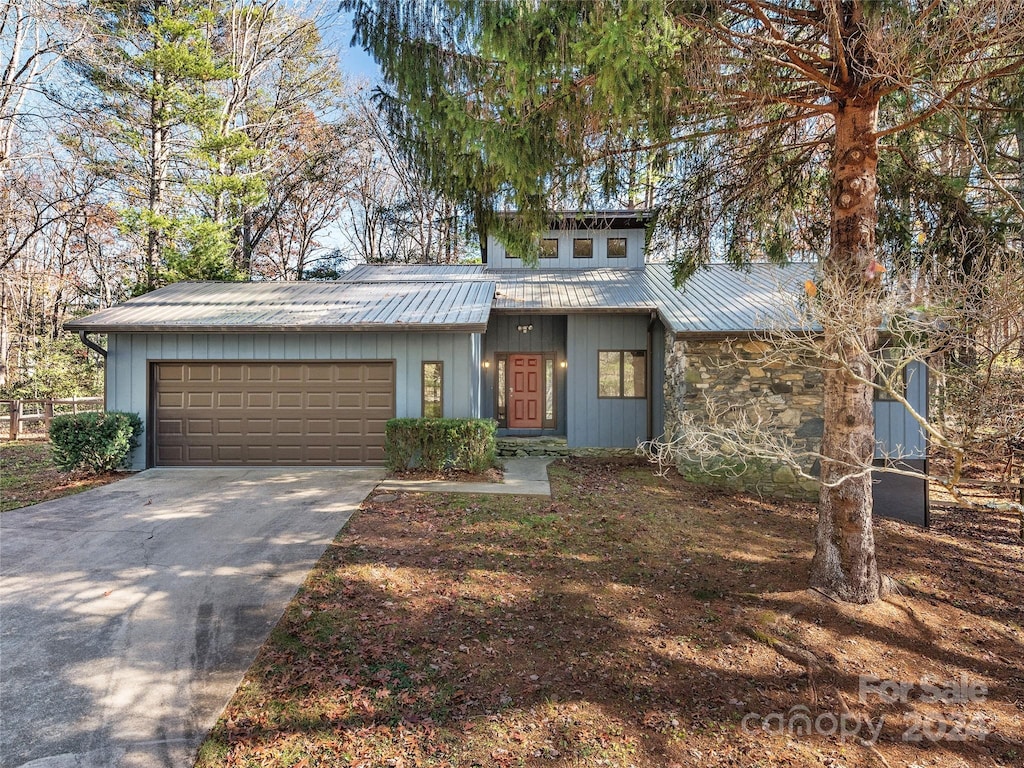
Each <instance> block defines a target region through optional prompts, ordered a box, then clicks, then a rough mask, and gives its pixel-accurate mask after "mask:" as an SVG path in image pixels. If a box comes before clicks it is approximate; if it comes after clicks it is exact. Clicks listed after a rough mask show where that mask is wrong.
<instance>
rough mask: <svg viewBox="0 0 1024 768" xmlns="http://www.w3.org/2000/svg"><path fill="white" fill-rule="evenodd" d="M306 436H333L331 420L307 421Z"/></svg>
mask: <svg viewBox="0 0 1024 768" xmlns="http://www.w3.org/2000/svg"><path fill="white" fill-rule="evenodd" d="M306 434H307V435H311V436H320V435H326V436H328V437H330V436H331V435H333V434H334V422H333V421H332V420H331V419H309V420H308V421H306Z"/></svg>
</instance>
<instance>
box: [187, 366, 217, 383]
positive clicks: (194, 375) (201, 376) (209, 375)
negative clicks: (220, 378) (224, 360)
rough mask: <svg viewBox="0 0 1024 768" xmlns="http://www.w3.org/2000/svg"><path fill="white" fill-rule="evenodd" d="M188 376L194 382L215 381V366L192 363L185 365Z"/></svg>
mask: <svg viewBox="0 0 1024 768" xmlns="http://www.w3.org/2000/svg"><path fill="white" fill-rule="evenodd" d="M185 372H186V376H185V378H186V379H187V380H188V381H190V382H194V383H198V382H204V381H213V366H212V365H194V364H190V365H188V366H186V367H185Z"/></svg>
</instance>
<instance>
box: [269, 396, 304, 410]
mask: <svg viewBox="0 0 1024 768" xmlns="http://www.w3.org/2000/svg"><path fill="white" fill-rule="evenodd" d="M302 395H303V393H302V392H275V393H274V396H275V399H276V401H277V403H276V404H277V407H278V408H302V400H303V397H302Z"/></svg>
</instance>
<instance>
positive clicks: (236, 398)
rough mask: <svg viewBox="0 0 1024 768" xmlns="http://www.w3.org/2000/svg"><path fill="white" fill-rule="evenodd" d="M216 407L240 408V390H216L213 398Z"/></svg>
mask: <svg viewBox="0 0 1024 768" xmlns="http://www.w3.org/2000/svg"><path fill="white" fill-rule="evenodd" d="M214 400H215V402H216V404H217V405H216V407H217V408H241V407H242V393H241V392H217V393H216V395H215V398H214Z"/></svg>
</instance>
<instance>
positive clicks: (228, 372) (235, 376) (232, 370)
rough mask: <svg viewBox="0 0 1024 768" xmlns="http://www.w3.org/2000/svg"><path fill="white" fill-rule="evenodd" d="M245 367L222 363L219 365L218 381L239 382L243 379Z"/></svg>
mask: <svg viewBox="0 0 1024 768" xmlns="http://www.w3.org/2000/svg"><path fill="white" fill-rule="evenodd" d="M244 369H245V367H244V366H243V365H241V364H238V365H225V364H224V363H220V364H218V366H217V381H223V382H232V383H237V382H240V381H242V380H243V378H244V376H243V371H244Z"/></svg>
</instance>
